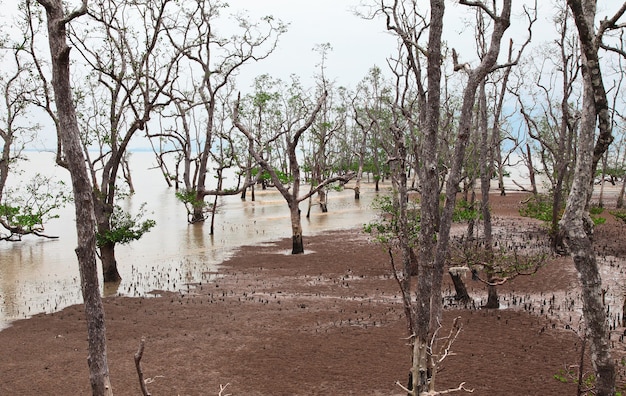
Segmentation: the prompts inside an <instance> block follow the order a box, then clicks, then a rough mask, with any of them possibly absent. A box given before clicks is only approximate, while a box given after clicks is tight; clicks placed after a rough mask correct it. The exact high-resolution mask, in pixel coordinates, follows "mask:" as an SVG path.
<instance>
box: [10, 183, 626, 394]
mask: <svg viewBox="0 0 626 396" xmlns="http://www.w3.org/2000/svg"><path fill="white" fill-rule="evenodd" d="M525 197H526V195H524V194H515V193H514V194H509V195H507V196H506V197H500V196H497V195H494V196H493V199H492V200H491V205H492V210H493V214H494V217H495V220H494V224H495V225H496V226H497V227H500V228H501V229H503V230H505V231H506V230H507V229H509V230H515V232H517V233H518V234H519V235H521V237H519V235H518V239H517V242H516V243H517V244H520V246H523V245H524V244H527V245H530V244H541V243H546V242H545V240H543V241H541V240H542V238H547V236H545V235H543V236H542V228H541V227H542V226H541V224H540V223H539V222H537V221H534V220H529V219H527V218H522V217H520V216H519V214H518V208H519V204H520V202H521V201H522V200H523V199H525ZM605 214H606V216H605V217H607V221H606V223H605V224H602V225H599V226H597V228H596V232H595V237H594V238H595V239H594V243H595V246H596V248H597V252H598V257H599V259H600V260H601V262H602V263H603V264H602V266H603V274H604V275H605V276H606V277H607V278H608V279H610V280H611V282H612V283H611V282H609V283H608V284H609V285H610V289H609V292H610V293H607V295H609V296H613V297H612V298H613V299H614V300H617V298H618V297H619V296H622V297H621V298H622V299H623V290H621V289H619V283H620V282H619V280H620V279H622V277H624V274H623V272H624V270H625V269H626V268H625V265H626V261H625V260H626V225H625V223H624V222H622V221H620V220H617V219H615V218H613V217H612V216H611V215H610V214H607V213H606V211H605ZM285 231H286V233H287V232H288V231H289V230H285ZM526 231H528V232H530V233H532V236H527V237H524V235H525V232H526ZM540 241H541V242H540ZM304 242H305V249H306V254H303V255H297V256H292V255H290V254H288V253H289V249H290V243H291V240H290V239H284V240H280V241H276V242H275V243H270V244H264V245H261V246H244V247H242V248H241V249H239V251H238V252H237V253H236V254H235V255H234V256H233V257H232V258H231V259H229V260H227V261H225V262H224V263H223V264H222V266H221V269H220V271H219V273H218V274H212V275H211V276H210V280H209V281H208V282H204V283H201V284H196V285H190V286H189V288H188V290H186V291H185V292H183V293H171V292H158V291H157V293H156V294H157V295H158V297H145V298H125V297H110V298H106V299H104V304H105V311H106V323H107V339H108V361H109V367H110V372H111V381H112V384H113V388H114V394H116V395H139V394H141V391H140V388H139V380H138V376H137V372H136V370H135V362H134V354H135V353H136V352H137V349H138V347H139V343H140V340H141V339H142V337H143V338H144V339H145V350H144V354H143V358H142V361H141V364H142V368H143V372H144V375H145V377H146V378H147V382H148V384H147V387H148V389H149V391H150V392H151V393H152V395H220V394H221V395H222V396H225V395H233V396H236V395H247V396H252V395H327V394H330V395H402V394H406V393H404V392H403V391H402V389H401V388H400V387H399V386H398V385H397V384H396V382H397V381H399V382H400V383H402V384H405V383H406V381H407V376H408V369H409V360H410V350H409V347H408V345H407V339H406V338H407V336H408V334H407V330H406V320H405V318H404V315H403V309H402V304H401V300H400V293H399V289H398V284H397V282H396V281H395V279H394V278H393V276H392V272H391V268H390V264H389V256H388V255H387V253H386V251H384V249H383V248H382V247H381V246H380V245H378V244H377V243H375V242H373V241H372V240H371V237H370V236H369V235H367V234H365V233H364V232H363V231H362V230H359V229H351V230H343V231H334V232H328V233H324V234H322V235H316V236H306V235H305V236H304ZM616 279H617V280H618V281H617V282H616V281H615V280H616ZM464 280H465V283H466V286H467V288H468V291H469V294H470V296H471V297H472V298H473V299H474V304H472V306H471V307H460V306H456V305H455V304H454V303H451V304H447V308H446V310H445V312H444V317H443V321H442V326H443V327H442V329H441V332H440V334H441V335H446V334H447V329H448V328H449V327H450V325H451V323H452V321H453V320H454V318H456V317H460V319H459V320H460V323H461V324H462V330H461V332H460V334H459V336H458V338H457V339H456V341H455V343H454V344H453V346H452V354H451V355H450V356H448V357H447V358H446V360H445V361H444V363H443V364H442V366H441V370H440V372H439V373H438V374H437V377H436V378H437V384H438V385H437V388H438V389H440V390H445V389H448V388H456V387H458V386H459V384H460V383H462V382H464V383H465V385H464V386H465V388H467V389H471V390H473V391H474V392H473V393H472V394H473V395H491V396H493V395H573V394H576V387H577V385H576V383H575V379H574V378H571V377H570V376H569V375H568V373H567V371H568V370H570V369H574V370H576V369H577V368H576V367H577V365H578V364H579V362H580V354H581V346H582V338H581V336H582V333H581V331H580V327H581V322H580V319H579V307H580V296H579V294H580V293H579V286H578V280H577V274H576V271H575V269H574V266H573V262H572V260H571V258H569V257H551V258H550V259H549V260H548V261H547V263H546V264H545V265H544V266H543V267H542V268H540V269H539V271H537V273H535V274H534V275H532V276H521V277H517V278H515V279H513V280H512V281H510V282H508V283H506V284H505V285H503V286H501V287H499V288H498V292H499V294H500V299H501V304H502V307H503V308H501V309H497V310H487V309H481V308H480V305H481V303H482V302H483V301H484V300H485V296H486V287H485V285H484V284H482V283H480V282H477V281H473V280H472V278H471V276H468V277H466V278H465V279H464ZM444 289H445V292H446V295H447V296H448V297H450V298H448V299H447V301H450V302H453V299H452V298H451V296H452V295H453V294H454V290H453V288H452V286H451V282H450V280H449V279H448V277H447V276H446V279H445V282H444ZM622 301H623V300H620V301H613V302H614V304H613V305H614V306H616V305H618V306H619V307H620V310H619V312H618V310H616V309H613V308H612V309H613V310H612V311H611V312H610V313H609V315H610V316H609V319H610V323H611V329H612V340H613V355H614V358H615V359H616V360H618V361H619V360H620V359H622V358H623V357H624V356H626V353H625V348H624V344H623V343H622V339H623V335H624V334H625V331H626V330H625V329H624V328H623V327H621V315H622V312H621V304H622ZM86 339H87V334H86V326H85V318H84V312H83V307H82V305H76V306H71V307H68V308H66V309H63V310H62V311H60V312H56V313H53V314H41V315H36V316H34V317H32V318H30V319H25V320H20V321H16V322H14V323H13V324H12V326H11V327H9V328H7V329H5V330H3V331H2V332H0V356H1V357H2V358H1V359H0V395H88V394H90V393H91V391H90V386H89V372H88V368H87V340H86ZM588 355H589V353H588V351H587V352H586V356H588ZM584 364H585V366H584V368H583V370H584V371H585V372H590V371H591V365H590V362H589V359H588V358H585V359H584ZM617 367H618V371H619V373H618V374H619V376H618V378H619V386H620V389H623V388H624V385H625V384H626V381H625V379H624V378H625V377H624V375H623V370H624V365H623V364H618V366H617ZM463 393H464V392H458V393H455V394H463Z"/></svg>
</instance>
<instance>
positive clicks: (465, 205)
mask: <svg viewBox="0 0 626 396" xmlns="http://www.w3.org/2000/svg"><path fill="white" fill-rule="evenodd" d="M481 216H482V215H481V213H480V210H478V209H476V208H475V207H474V205H473V204H471V203H470V202H468V201H467V200H465V199H461V200H459V201H457V203H456V206H455V208H454V213H453V214H452V221H454V222H464V221H465V222H469V221H471V220H476V219H480V218H481Z"/></svg>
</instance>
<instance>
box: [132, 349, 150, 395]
mask: <svg viewBox="0 0 626 396" xmlns="http://www.w3.org/2000/svg"><path fill="white" fill-rule="evenodd" d="M145 343H146V339H145V338H144V337H141V342H140V343H139V349H138V350H137V353H135V368H137V375H138V376H139V385H140V386H141V393H142V394H143V396H150V392H148V387H147V386H146V381H145V380H144V378H143V370H142V369H141V358H142V357H143V349H144V346H145Z"/></svg>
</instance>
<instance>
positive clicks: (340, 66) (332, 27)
mask: <svg viewBox="0 0 626 396" xmlns="http://www.w3.org/2000/svg"><path fill="white" fill-rule="evenodd" d="M377 1H379V0H315V1H310V0H308V1H305V0H229V1H228V4H229V5H230V7H229V9H227V10H224V12H223V13H222V16H223V17H224V18H226V17H227V15H228V14H230V13H236V12H239V11H242V10H246V11H247V12H248V14H249V15H250V18H251V19H252V20H256V19H259V18H261V17H263V16H266V15H272V16H274V17H275V18H276V19H280V20H282V21H283V22H284V23H288V24H289V28H288V31H287V32H286V33H285V34H284V35H283V36H282V37H281V40H280V42H279V47H278V48H277V49H276V51H275V52H274V53H272V54H271V55H270V56H269V58H267V59H264V60H262V61H260V62H258V63H252V64H248V65H246V66H245V67H244V68H243V69H242V70H241V73H240V75H239V77H238V85H239V88H240V89H241V90H242V91H247V90H248V89H249V87H250V85H251V84H252V82H253V80H254V78H255V77H256V76H258V75H261V74H264V73H268V74H270V75H272V76H274V77H279V78H282V79H287V78H288V77H289V75H290V74H296V75H298V76H300V77H301V79H302V82H303V85H304V86H305V87H312V86H313V81H312V78H313V76H314V75H316V74H317V73H319V68H318V66H317V65H318V63H319V61H320V55H319V53H318V52H316V51H314V50H313V48H314V47H315V46H316V45H318V44H324V43H330V45H331V46H332V51H330V52H329V53H328V58H327V61H326V67H327V68H326V76H327V78H328V79H329V80H334V81H336V82H337V84H339V85H342V86H347V87H349V88H356V85H357V83H358V82H359V81H361V80H362V79H363V78H364V77H365V76H366V74H367V72H368V70H369V69H371V68H372V67H373V66H375V65H376V66H379V67H380V68H381V69H383V72H385V73H386V70H387V64H386V59H387V58H388V57H389V56H391V55H395V54H396V48H397V44H396V43H397V40H396V38H395V36H393V35H392V34H390V33H389V32H387V30H386V28H385V22H384V20H382V19H376V20H364V19H362V18H361V17H359V16H357V15H355V14H354V11H353V10H354V8H355V7H357V6H359V4H360V3H361V2H368V3H372V2H377ZM559 1H562V2H564V1H565V0H559ZM68 3H71V4H78V1H77V0H72V1H70V2H68ZM500 3H501V1H498V4H500ZM513 3H514V11H513V16H512V24H511V27H510V28H509V30H508V32H507V37H506V38H505V40H503V48H502V51H501V53H502V56H503V57H504V56H506V48H505V47H506V46H507V45H508V37H513V38H514V41H515V43H516V44H517V45H520V44H521V43H522V42H523V41H524V40H525V39H526V35H527V32H526V28H527V23H526V20H525V19H524V17H523V16H522V5H523V4H532V1H531V0H516V1H514V2H513ZM538 3H539V7H540V14H539V20H538V22H537V23H536V26H535V28H534V33H533V34H534V37H533V38H534V40H535V45H537V44H538V43H541V42H545V41H546V40H547V39H549V37H550V36H552V35H553V34H554V33H553V30H554V29H553V26H552V23H551V22H550V19H551V16H552V15H551V14H552V7H553V6H552V3H553V2H552V1H549V0H538ZM601 3H603V4H601V5H600V6H599V9H600V10H602V9H603V8H604V9H608V10H610V11H611V12H614V10H615V9H617V6H619V4H620V3H621V0H605V1H603V2H601ZM15 4H16V2H14V1H2V0H0V5H2V7H3V9H5V11H7V10H8V9H13V8H14V7H16V5H15ZM420 4H423V6H424V7H425V9H427V8H428V4H429V3H428V1H426V0H423V1H421V2H420ZM613 4H614V6H613ZM8 14H10V12H7V13H6V14H5V18H7V17H8ZM473 15H474V11H473V10H470V9H469V8H468V7H467V6H462V5H459V4H458V1H456V0H450V1H446V19H445V21H444V39H445V40H447V41H448V43H449V46H450V47H453V48H455V49H457V51H458V52H459V53H460V57H461V61H462V62H468V61H469V62H470V63H471V62H472V60H473V59H474V58H475V57H474V54H475V52H476V51H475V49H474V48H475V46H474V30H473V28H472V27H467V22H468V21H469V22H473V19H474V18H473ZM0 19H3V18H0ZM4 22H5V23H6V19H4ZM46 145H47V144H46Z"/></svg>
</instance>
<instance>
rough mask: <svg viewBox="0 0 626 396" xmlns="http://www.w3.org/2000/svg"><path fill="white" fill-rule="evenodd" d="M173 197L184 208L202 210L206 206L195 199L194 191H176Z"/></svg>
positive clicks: (201, 201)
mask: <svg viewBox="0 0 626 396" xmlns="http://www.w3.org/2000/svg"><path fill="white" fill-rule="evenodd" d="M175 195H176V198H178V200H179V201H180V202H182V203H184V204H185V206H187V205H189V206H191V207H193V208H202V207H204V206H206V205H207V204H206V202H204V201H203V200H201V199H198V198H197V194H196V192H195V191H194V190H180V191H176V193H175Z"/></svg>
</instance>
